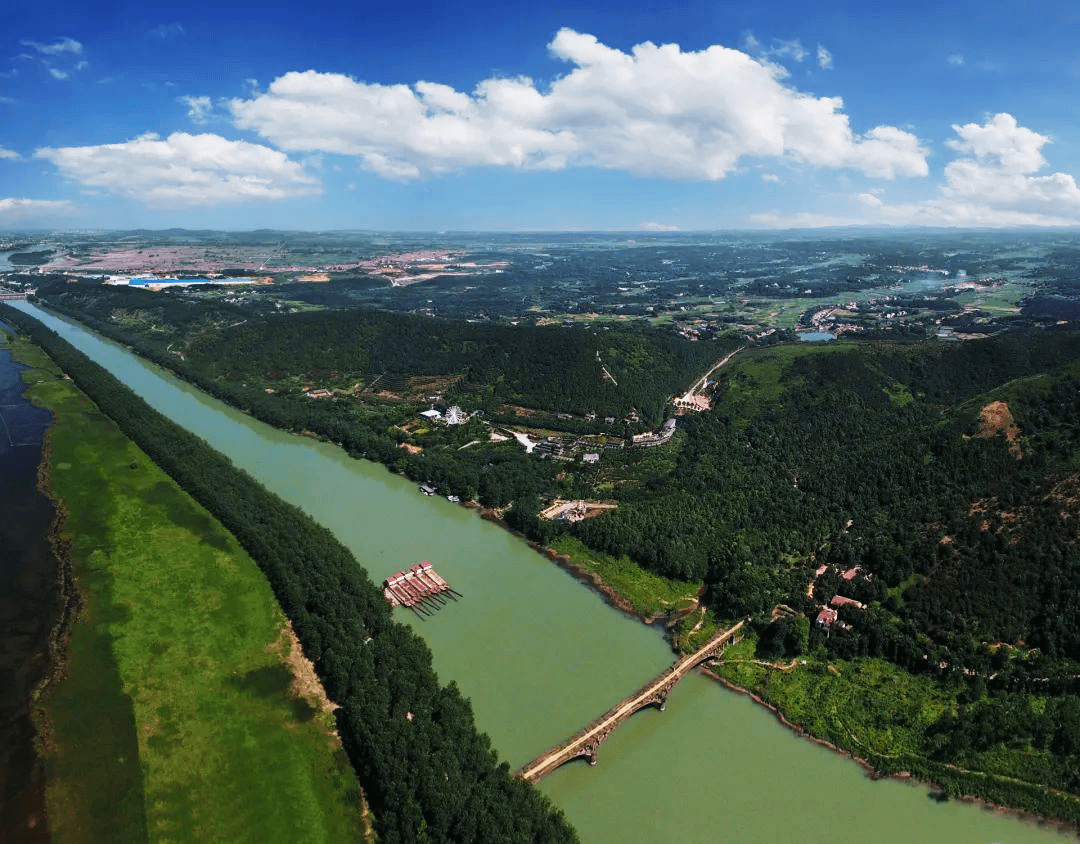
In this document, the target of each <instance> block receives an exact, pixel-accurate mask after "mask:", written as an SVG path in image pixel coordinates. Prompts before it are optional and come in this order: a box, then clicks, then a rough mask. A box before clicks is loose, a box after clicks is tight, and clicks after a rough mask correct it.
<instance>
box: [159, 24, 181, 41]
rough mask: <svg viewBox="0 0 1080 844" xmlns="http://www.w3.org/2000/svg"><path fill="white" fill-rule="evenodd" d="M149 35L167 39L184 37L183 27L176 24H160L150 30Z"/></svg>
mask: <svg viewBox="0 0 1080 844" xmlns="http://www.w3.org/2000/svg"><path fill="white" fill-rule="evenodd" d="M150 34H151V35H153V36H156V37H157V38H169V37H171V36H173V35H184V34H185V31H184V27H183V26H181V25H180V24H178V23H161V24H158V25H157V26H155V27H154V28H153V29H151V30H150Z"/></svg>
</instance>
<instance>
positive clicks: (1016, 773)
mask: <svg viewBox="0 0 1080 844" xmlns="http://www.w3.org/2000/svg"><path fill="white" fill-rule="evenodd" d="M756 646H757V642H756V640H755V638H754V637H748V638H747V639H746V640H744V641H743V642H741V643H740V644H738V645H735V646H732V647H731V648H729V649H728V650H727V651H725V653H724V656H723V659H722V660H721V661H720V662H719V663H717V664H715V665H713V666H712V668H711V670H712V672H713V673H714V674H716V675H717V676H719V677H721V678H722V679H724V680H726V681H727V682H729V683H730V684H732V685H733V686H737V687H739V688H741V689H745V690H746V691H748V692H750V693H751V694H753V695H755V696H757V697H758V698H759V699H760V700H761V701H762V702H764V703H766V704H768V705H770V706H772V707H775V709H776V711H777V712H778V714H779V715H781V716H782V717H783V718H784V719H785V720H786V721H787V722H788V723H789V724H791V725H792V726H794V727H795V728H797V729H799V730H801V731H804V732H805V733H807V734H808V735H810V736H812V737H813V738H815V739H818V740H820V741H824V742H828V743H829V744H831V745H833V746H835V747H836V748H838V749H840V750H844V751H847V752H849V753H851V754H852V755H853V756H855V757H857V758H859V759H861V760H863V761H864V762H865V763H866V764H867V765H868V766H870V767H871V768H873V769H874V770H876V771H878V772H880V773H883V774H910V775H912V776H914V777H916V778H917V779H920V780H923V781H925V782H928V783H933V784H934V785H935V786H937V787H938V788H940V789H941V792H942V793H943V794H945V795H948V796H960V795H965V796H973V797H976V798H979V799H982V800H986V801H988V802H990V803H994V804H997V805H1000V806H1008V807H1011V808H1014V809H1019V810H1021V811H1026V812H1030V813H1033V814H1036V815H1040V816H1044V817H1049V818H1055V819H1060V820H1064V821H1067V822H1069V823H1072V824H1076V823H1077V822H1078V821H1080V797H1078V796H1077V795H1075V794H1070V793H1067V792H1064V791H1059V790H1057V789H1052V788H1048V787H1046V786H1045V785H1042V784H1041V783H1040V782H1039V780H1040V779H1042V775H1043V774H1044V773H1045V771H1043V770H1042V769H1043V768H1044V767H1045V766H1046V765H1048V764H1049V763H1050V762H1051V761H1052V760H1049V759H1048V758H1046V759H1044V758H1039V759H1036V758H1034V757H1042V756H1046V754H1045V753H1043V754H1040V753H1039V752H1037V751H1031V750H1026V749H1023V748H1019V749H1005V748H1001V749H999V750H997V751H995V753H994V754H991V756H992V758H987V759H984V760H983V763H984V764H983V765H982V770H970V769H966V768H962V767H959V766H956V765H950V764H946V763H944V762H939V761H935V760H934V759H933V758H932V757H931V755H930V753H929V752H928V751H929V750H930V747H929V746H928V743H927V731H928V729H929V728H930V727H931V726H932V725H934V724H935V722H937V720H938V719H939V718H940V717H941V715H942V714H944V713H948V712H955V711H956V710H957V708H958V706H959V701H958V699H957V696H958V694H959V692H960V689H961V688H962V687H956V686H954V687H950V686H948V685H946V684H943V683H940V682H938V681H936V680H934V679H933V678H930V677H924V676H917V675H914V674H911V673H909V672H907V671H904V670H903V669H901V668H899V667H897V666H895V665H893V664H891V663H889V662H887V661H885V660H881V659H857V660H851V661H843V660H833V661H831V662H824V661H821V660H819V659H815V658H814V657H812V656H806V657H800V658H798V659H796V660H795V661H794V664H793V663H792V661H790V660H788V659H781V660H776V661H774V662H771V663H770V662H769V661H766V660H761V659H759V658H758V657H756V656H755V648H756ZM1006 757H1007V758H1006Z"/></svg>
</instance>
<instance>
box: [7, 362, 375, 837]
mask: <svg viewBox="0 0 1080 844" xmlns="http://www.w3.org/2000/svg"><path fill="white" fill-rule="evenodd" d="M16 357H17V359H19V360H21V361H23V362H24V363H27V364H29V365H30V366H31V367H33V368H32V369H30V370H27V372H26V373H24V378H25V379H26V380H27V382H28V383H30V384H32V388H31V394H32V395H33V397H34V399H35V400H36V401H38V402H39V403H41V404H43V405H45V406H47V407H49V408H52V409H53V410H54V411H55V413H56V424H55V426H54V428H53V429H52V431H51V433H50V440H49V445H50V456H49V460H50V467H51V479H52V487H53V491H54V494H55V495H56V496H57V497H58V498H59V499H60V501H61V502H62V503H63V506H64V509H65V510H66V520H65V523H64V528H63V538H64V540H65V541H66V542H67V543H68V545H69V548H70V557H71V560H72V563H73V566H74V571H75V575H76V578H77V580H78V583H79V590H80V596H81V599H82V607H81V609H80V612H79V615H78V618H77V620H76V621H75V623H74V624H73V625H72V627H71V631H70V640H69V647H68V664H67V676H66V677H65V678H64V679H63V680H62V681H61V682H60V683H59V684H58V685H57V686H55V687H54V688H53V689H52V690H51V691H50V693H48V694H47V695H46V696H45V698H44V699H43V700H40V701H39V707H40V710H39V722H40V724H41V725H42V727H43V728H44V734H45V740H44V742H43V743H44V748H43V750H44V752H43V756H44V759H45V765H46V776H47V782H48V794H47V804H48V814H49V822H50V826H51V828H52V830H53V833H54V841H56V842H58V844H62V842H96V841H100V842H121V841H122V842H129V841H160V842H187V841H214V842H244V841H252V842H256V841H257V842H283V844H285V842H288V844H296V843H297V842H335V841H359V840H363V839H364V838H365V835H366V834H367V833H366V831H365V826H366V824H365V820H364V818H363V813H364V808H363V805H362V802H361V799H360V795H359V788H358V786H357V783H356V779H355V777H354V775H353V772H352V769H351V767H350V765H349V763H348V761H347V759H346V757H345V755H344V753H343V751H342V750H341V748H340V745H339V744H338V742H337V740H336V738H335V737H334V736H333V735H332V731H333V716H332V715H331V714H329V713H327V712H325V711H324V710H323V708H322V707H321V706H320V702H319V701H318V699H317V697H316V696H315V695H313V694H310V687H305V688H307V689H308V691H309V694H308V695H307V696H304V695H302V694H298V693H297V692H296V691H294V689H295V688H296V681H295V680H294V672H293V669H292V668H291V667H290V664H289V662H288V656H289V652H290V647H291V646H290V640H289V637H288V635H287V630H286V623H285V619H284V616H283V614H282V613H281V610H280V609H279V607H278V606H277V603H276V601H275V600H274V597H273V595H272V593H271V591H270V588H269V585H268V584H267V583H266V581H265V579H264V578H263V576H262V574H261V573H260V572H259V570H258V569H257V568H256V566H255V564H254V562H253V561H252V560H251V559H250V558H249V557H248V556H247V554H246V553H244V552H243V550H242V549H241V548H240V547H239V545H238V544H237V543H236V541H235V539H234V538H233V537H232V536H231V535H230V534H229V533H228V532H226V531H225V530H224V528H222V527H221V526H220V524H218V523H217V522H216V521H215V520H214V519H212V518H211V517H210V516H209V514H207V513H206V512H205V511H204V510H203V509H202V508H201V507H200V506H198V505H197V504H196V503H195V502H194V501H193V500H192V499H190V498H189V497H188V496H187V495H186V494H185V493H183V492H182V491H180V490H179V489H178V488H177V486H176V485H175V484H174V483H173V482H172V481H171V480H170V479H169V478H168V477H167V476H166V475H165V474H164V473H163V472H161V471H160V470H159V469H158V468H157V467H156V466H155V465H153V464H152V463H151V462H150V461H149V460H148V459H147V458H146V456H145V455H144V454H143V453H142V452H141V451H140V450H139V449H137V448H136V447H135V446H134V445H133V444H132V443H131V442H130V441H129V440H128V439H127V438H126V437H124V436H123V435H122V434H121V433H120V432H119V431H118V429H117V428H116V426H115V425H114V424H113V423H112V422H111V421H110V420H108V419H107V418H105V417H103V416H102V415H101V414H100V413H99V412H98V411H97V409H96V407H95V406H94V405H93V404H92V403H91V402H90V401H89V400H88V399H87V398H86V397H85V396H83V395H82V394H81V393H79V392H78V391H77V390H76V389H75V388H74V387H73V386H72V384H71V382H70V381H67V380H65V379H63V378H62V377H61V376H60V374H59V373H58V372H57V371H56V369H55V367H54V366H53V365H52V364H51V362H50V361H48V360H47V359H46V358H45V357H44V356H43V355H42V354H41V353H40V351H39V350H37V349H36V348H34V347H32V346H27V345H25V344H22V343H19V345H18V347H17V349H16Z"/></svg>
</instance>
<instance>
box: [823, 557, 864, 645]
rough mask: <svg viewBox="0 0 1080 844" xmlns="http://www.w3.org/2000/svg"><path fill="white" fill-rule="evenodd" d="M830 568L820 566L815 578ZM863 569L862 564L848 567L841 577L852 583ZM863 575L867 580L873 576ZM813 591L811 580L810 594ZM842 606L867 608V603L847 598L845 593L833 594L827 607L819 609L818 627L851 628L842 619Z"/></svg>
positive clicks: (858, 608) (859, 608) (857, 608)
mask: <svg viewBox="0 0 1080 844" xmlns="http://www.w3.org/2000/svg"><path fill="white" fill-rule="evenodd" d="M828 569H829V567H828V566H827V565H824V566H820V567H819V568H818V570H817V571H816V572H814V580H817V578H819V577H821V575H823V574H825V572H826V571H828ZM861 571H862V566H855V567H853V568H850V569H846V570H845V571H843V572H841V573H840V579H841V580H844V581H847V582H849V583H850V582H851V581H852V580H854V579H855V578H856V577H858V576H859V573H860V572H861ZM863 576H864V577H865V578H866V580H870V579H871V577H872V576H871V575H869V574H867V575H863ZM812 593H813V583H812V582H811V584H810V593H809V594H812ZM841 607H851V608H852V609H856V610H865V609H866V604H864V603H862V602H861V601H856V600H855V599H854V598H846V597H844V596H843V595H833V596H832V598H830V599H829V605H828V606H826V607H822V608H821V610H819V611H818V614H817V617H816V618H815V619H814V623H815V624H816V625H817V626H818V627H821V628H824V629H826V630H828V629H830V628H832V627H839V628H840V629H842V630H850V629H851V625H850V624H847V623H846V622H843V621H840V608H841Z"/></svg>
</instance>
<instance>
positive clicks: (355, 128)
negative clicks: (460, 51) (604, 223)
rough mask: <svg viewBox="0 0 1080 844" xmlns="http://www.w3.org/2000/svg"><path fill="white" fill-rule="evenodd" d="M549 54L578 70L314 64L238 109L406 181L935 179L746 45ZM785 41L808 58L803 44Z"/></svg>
mask: <svg viewBox="0 0 1080 844" xmlns="http://www.w3.org/2000/svg"><path fill="white" fill-rule="evenodd" d="M549 49H550V51H551V53H552V55H554V56H555V57H556V58H558V59H561V60H563V61H565V62H567V63H568V64H570V65H571V66H572V68H571V70H570V71H569V72H568V73H566V74H565V75H564V76H562V77H560V78H558V79H556V80H555V81H554V82H553V83H552V84H551V85H550V86H549V88H548V89H547V90H546V91H543V90H540V89H539V88H538V87H537V86H536V85H535V84H534V83H533V81H532V80H531V79H528V78H524V77H519V78H491V79H485V80H483V81H482V82H480V84H478V85H477V86H476V88H475V89H474V90H473V91H472V92H471V93H465V92H462V91H458V90H456V89H454V88H452V87H450V86H448V85H443V84H439V83H436V82H426V81H421V82H416V83H414V84H412V85H405V84H398V85H381V84H371V83H366V82H362V81H357V80H355V79H352V78H351V77H348V76H343V75H341V74H335V73H320V72H316V71H314V70H308V71H304V72H291V73H287V74H285V75H284V76H281V77H279V78H278V79H276V80H274V81H273V82H272V83H271V84H270V86H269V87H268V88H267V90H266V91H265V92H253V93H252V95H251V96H250V97H249V98H246V99H234V100H232V101H231V102H230V108H231V110H232V114H233V118H234V121H235V123H236V125H237V126H238V127H239V128H242V129H249V130H253V131H255V132H257V133H259V134H260V135H261V136H263V137H264V138H267V139H268V140H269V141H271V142H272V143H274V144H275V145H276V146H278V147H280V148H282V149H286V150H304V151H322V152H332V153H342V154H346V155H354V156H357V157H359V158H360V160H361V162H362V164H363V166H364V167H365V168H366V169H368V170H371V171H373V172H375V173H378V174H379V175H382V176H384V177H386V178H391V179H399V180H401V179H412V178H417V177H420V176H423V175H426V174H429V173H439V172H446V171H450V170H455V169H458V168H462V167H469V166H508V167H518V168H523V169H538V170H559V169H563V168H565V167H569V166H593V167H601V168H608V169H618V170H624V171H627V172H631V173H635V174H639V175H648V176H660V177H668V178H681V179H704V180H715V179H722V178H724V177H725V176H727V175H728V174H729V173H730V172H731V171H732V170H733V169H734V168H736V167H737V166H738V164H739V162H740V160H741V159H743V158H748V157H758V158H786V159H789V160H791V161H794V162H800V163H805V164H809V165H816V166H822V167H842V168H853V169H856V170H859V171H861V172H863V173H865V174H867V175H870V176H875V177H881V178H894V177H896V176H901V175H903V176H922V175H925V174H926V173H927V165H926V152H925V150H924V149H923V147H922V145H921V143H920V142H919V140H918V138H916V137H915V136H914V135H912V134H911V133H909V132H906V131H903V130H901V129H898V128H896V127H892V126H878V127H875V128H872V129H870V130H869V131H868V132H866V133H865V134H862V135H859V134H856V133H855V132H853V131H852V129H851V126H850V124H849V122H848V118H847V116H846V115H845V114H844V113H843V112H842V108H843V102H842V101H841V100H840V99H839V98H838V97H816V96H813V95H810V94H805V93H802V92H800V91H798V90H795V89H793V88H791V87H789V86H786V85H784V84H783V82H782V79H783V76H784V72H783V71H782V70H781V69H779V68H777V67H776V66H774V65H772V64H770V63H769V62H767V61H760V60H758V59H755V58H752V57H751V56H749V55H747V54H746V53H743V52H741V51H739V50H735V49H730V48H727V47H722V46H713V47H709V48H707V49H705V50H701V51H699V52H683V51H682V50H681V49H680V48H679V46H678V45H675V44H666V45H662V46H656V45H655V44H652V43H649V42H646V43H643V44H639V45H637V46H636V47H634V48H633V49H632V50H631V51H630V52H629V53H624V52H622V51H620V50H617V49H613V48H611V47H608V46H606V45H604V44H602V43H600V42H599V41H598V40H597V39H596V38H594V37H593V36H591V35H586V34H582V33H578V32H575V31H573V30H570V29H563V30H560V31H559V33H558V34H557V35H556V36H555V38H554V40H553V41H552V42H551V44H550V45H549ZM784 49H788V50H789V51H790V52H791V54H792V55H794V54H795V52H796V51H795V42H788V46H787V47H785V48H784ZM799 49H800V50H801V49H802V48H801V47H800V48H799Z"/></svg>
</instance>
